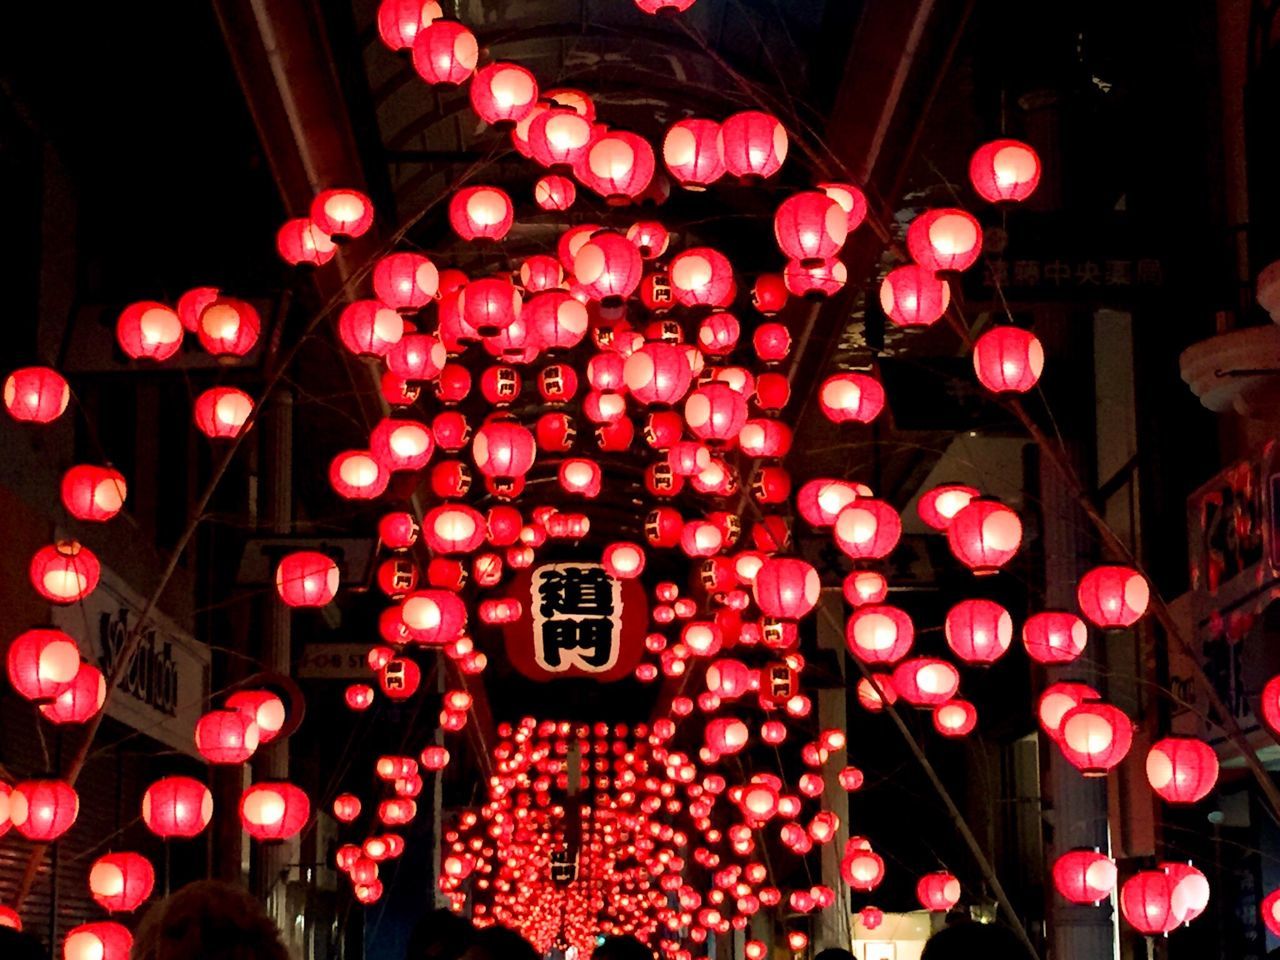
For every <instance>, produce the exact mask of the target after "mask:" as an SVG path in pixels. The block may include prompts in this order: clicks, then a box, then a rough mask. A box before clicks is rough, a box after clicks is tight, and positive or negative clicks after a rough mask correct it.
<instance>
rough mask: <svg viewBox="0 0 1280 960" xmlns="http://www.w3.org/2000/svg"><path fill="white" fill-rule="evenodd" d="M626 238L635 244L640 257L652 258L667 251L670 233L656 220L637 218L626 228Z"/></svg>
mask: <svg viewBox="0 0 1280 960" xmlns="http://www.w3.org/2000/svg"><path fill="white" fill-rule="evenodd" d="M627 239H628V240H630V241H631V242H632V243H633V244H635V248H636V249H637V250H639V251H640V256H641V257H643V258H644V259H645V260H654V259H656V258H658V257H660V256H662V255H663V254H664V253H666V252H667V244H669V243H670V242H671V235H670V234H669V233H668V232H667V228H666V227H664V226H663V225H662V224H660V223H658V222H657V221H656V220H638V221H636V222H635V223H633V224H632V225H631V226H630V227H628V228H627Z"/></svg>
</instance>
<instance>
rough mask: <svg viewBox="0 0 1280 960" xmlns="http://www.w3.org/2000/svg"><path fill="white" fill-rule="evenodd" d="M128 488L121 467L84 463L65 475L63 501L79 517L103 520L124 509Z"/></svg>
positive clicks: (97, 521)
mask: <svg viewBox="0 0 1280 960" xmlns="http://www.w3.org/2000/svg"><path fill="white" fill-rule="evenodd" d="M125 489H126V488H125V482H124V475H123V474H122V473H120V471H119V470H113V469H111V468H110V467H98V466H93V465H91V464H81V465H80V466H75V467H72V468H71V469H70V470H68V471H67V472H66V473H65V474H63V475H62V504H63V506H65V507H66V508H67V512H68V513H70V514H71V515H72V516H73V517H75V518H76V519H77V520H87V521H91V522H96V523H101V522H103V521H105V520H110V519H111V518H112V517H114V516H115V515H116V514H117V513H119V512H120V508H121V507H123V506H124V498H125Z"/></svg>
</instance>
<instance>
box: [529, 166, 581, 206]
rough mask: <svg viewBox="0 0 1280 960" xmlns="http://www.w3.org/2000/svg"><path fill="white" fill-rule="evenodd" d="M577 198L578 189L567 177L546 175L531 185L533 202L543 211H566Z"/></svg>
mask: <svg viewBox="0 0 1280 960" xmlns="http://www.w3.org/2000/svg"><path fill="white" fill-rule="evenodd" d="M577 198H578V188H577V187H575V186H574V185H573V181H572V180H570V179H569V178H568V177H562V176H560V175H559V174H555V173H553V174H548V175H547V176H545V177H542V178H540V179H539V180H538V182H537V183H535V184H534V185H533V200H534V203H536V204H537V205H538V206H539V207H541V208H542V209H543V210H568V209H569V208H570V207H572V206H573V202H574V201H575V200H576V199H577Z"/></svg>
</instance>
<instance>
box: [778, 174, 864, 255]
mask: <svg viewBox="0 0 1280 960" xmlns="http://www.w3.org/2000/svg"><path fill="white" fill-rule="evenodd" d="M848 233H849V217H848V215H847V214H846V213H845V211H844V208H842V207H841V206H840V204H838V203H836V202H835V201H834V200H832V199H831V198H830V197H829V196H827V195H826V194H825V193H822V192H821V191H818V190H805V191H803V192H801V193H797V194H793V195H792V196H790V197H788V198H787V199H786V200H783V201H782V203H781V204H780V205H779V207H778V209H777V211H776V212H775V213H774V215H773V235H774V237H775V238H776V239H777V241H778V249H779V250H781V251H782V253H783V255H784V256H786V257H789V258H790V259H792V260H799V261H800V264H801V266H805V267H813V266H817V265H818V264H820V263H821V262H822V261H824V260H827V259H829V258H830V257H834V256H835V255H836V254H837V253H839V252H840V248H841V247H843V246H844V241H845V237H846V236H847V235H848Z"/></svg>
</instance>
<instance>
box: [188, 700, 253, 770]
mask: <svg viewBox="0 0 1280 960" xmlns="http://www.w3.org/2000/svg"><path fill="white" fill-rule="evenodd" d="M196 749H197V750H199V751H200V755H201V756H202V757H204V758H205V759H206V760H208V761H209V762H210V763H244V762H245V761H246V760H248V759H249V758H250V757H252V756H253V754H254V751H255V750H257V749H258V724H257V723H256V722H255V720H254V718H253V717H252V716H250V715H248V714H246V713H242V712H241V711H239V710H210V711H209V712H208V713H206V714H204V715H203V716H202V717H201V718H200V719H199V720H198V721H196Z"/></svg>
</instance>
